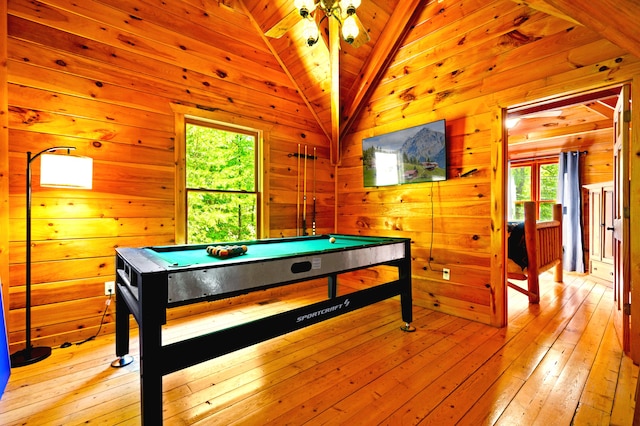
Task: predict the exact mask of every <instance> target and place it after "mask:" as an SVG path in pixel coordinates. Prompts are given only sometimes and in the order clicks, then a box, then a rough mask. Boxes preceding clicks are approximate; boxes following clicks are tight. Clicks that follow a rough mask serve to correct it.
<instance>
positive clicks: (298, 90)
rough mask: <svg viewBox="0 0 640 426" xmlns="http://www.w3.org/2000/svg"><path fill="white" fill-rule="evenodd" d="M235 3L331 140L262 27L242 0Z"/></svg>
mask: <svg viewBox="0 0 640 426" xmlns="http://www.w3.org/2000/svg"><path fill="white" fill-rule="evenodd" d="M237 1H238V3H239V5H240V8H241V10H242V11H243V12H244V13H245V14H246V15H247V16H248V17H249V19H250V20H251V23H252V24H253V26H254V27H255V28H256V29H257V30H258V31H259V33H260V36H261V37H262V40H264V42H265V44H266V45H267V47H268V48H269V50H270V51H271V54H272V55H273V57H274V58H275V59H276V61H277V62H278V64H279V65H280V67H281V68H282V70H283V71H284V73H285V74H286V75H287V77H289V80H290V81H291V84H293V87H294V89H295V90H296V91H297V92H298V93H299V94H300V97H301V98H302V102H304V104H305V105H306V106H307V108H308V109H309V111H310V112H311V115H312V116H313V118H314V119H315V120H316V122H317V123H318V126H319V127H320V129H321V130H322V132H323V133H324V135H325V136H326V137H327V139H328V140H331V139H332V137H331V132H330V129H329V130H327V128H326V124H325V123H323V122H322V120H321V119H320V117H319V116H318V114H317V113H316V110H315V108H313V106H312V104H311V101H310V100H309V98H308V97H307V96H306V95H305V92H304V91H303V90H302V88H301V87H300V85H299V84H298V83H297V82H296V79H295V78H293V74H292V73H291V71H290V70H289V68H288V67H287V65H286V64H285V63H284V61H283V60H282V58H281V57H280V55H279V54H278V52H277V51H276V49H275V48H274V47H273V45H272V44H271V40H270V39H269V37H267V35H266V34H265V33H264V32H263V30H262V27H261V26H260V23H259V22H258V21H257V20H256V18H255V17H254V16H253V14H252V13H251V11H250V10H249V9H248V8H247V6H246V5H245V4H244V1H243V0H237ZM294 11H295V9H294ZM296 13H297V12H296ZM291 15H292V14H291V13H289V14H288V15H286V17H289V16H291ZM286 17H285V18H286Z"/></svg>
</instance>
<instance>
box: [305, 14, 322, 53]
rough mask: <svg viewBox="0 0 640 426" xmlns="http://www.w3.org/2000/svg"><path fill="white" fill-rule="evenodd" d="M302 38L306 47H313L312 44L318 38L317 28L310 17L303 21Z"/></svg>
mask: <svg viewBox="0 0 640 426" xmlns="http://www.w3.org/2000/svg"><path fill="white" fill-rule="evenodd" d="M302 36H303V37H304V40H305V43H307V45H308V46H313V45H314V44H316V42H317V41H318V38H319V37H320V33H319V32H318V26H317V25H316V22H315V21H314V20H313V18H312V17H311V16H310V17H309V18H307V19H306V20H305V23H304V30H303V31H302Z"/></svg>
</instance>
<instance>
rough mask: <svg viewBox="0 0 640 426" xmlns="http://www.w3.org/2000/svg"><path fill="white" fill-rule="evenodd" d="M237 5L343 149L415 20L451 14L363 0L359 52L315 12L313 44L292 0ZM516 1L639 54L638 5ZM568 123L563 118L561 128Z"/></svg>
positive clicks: (566, 111)
mask: <svg viewBox="0 0 640 426" xmlns="http://www.w3.org/2000/svg"><path fill="white" fill-rule="evenodd" d="M227 1H229V0H227ZM239 1H240V2H241V7H244V8H245V11H246V13H247V14H248V15H249V17H250V19H251V20H252V21H253V23H254V25H255V26H256V28H257V29H258V30H259V31H260V33H261V34H262V37H263V39H264V40H265V42H266V44H267V45H268V46H269V48H270V49H271V51H272V53H273V54H274V55H275V57H276V58H277V60H278V61H279V62H280V65H281V66H282V68H283V69H284V70H285V72H286V73H287V74H288V75H289V77H290V78H291V80H292V82H293V84H294V85H295V87H296V88H297V90H298V91H299V92H300V94H301V95H302V98H303V100H304V102H305V103H306V105H307V107H308V108H309V109H310V111H311V112H312V114H313V116H314V117H315V118H316V120H317V121H318V124H319V126H320V127H321V128H322V130H323V131H324V133H325V134H326V135H327V137H328V138H329V139H330V140H332V142H333V143H332V146H333V147H337V146H338V140H339V138H340V136H341V135H343V134H344V133H345V132H346V131H348V129H349V128H350V125H351V120H353V119H354V117H356V116H357V114H358V112H359V111H360V109H361V108H363V107H364V106H365V105H366V103H367V102H368V94H369V89H370V88H372V87H373V86H375V83H376V82H377V81H378V80H379V79H380V78H381V76H382V73H383V72H384V71H385V68H386V67H385V65H386V64H387V63H388V61H389V60H390V58H392V56H393V54H394V52H395V51H396V49H398V48H399V46H400V44H401V43H402V42H403V41H404V38H405V34H406V32H407V31H408V29H409V28H410V27H411V26H412V25H413V24H414V21H415V19H416V16H417V15H418V14H422V15H423V16H425V15H426V16H429V14H431V15H432V16H436V15H438V14H442V13H447V10H446V8H445V5H446V2H445V1H444V0H362V4H361V5H360V7H359V8H358V10H357V14H358V17H359V18H360V21H361V22H362V24H363V26H364V28H365V29H366V31H367V33H368V36H369V39H370V40H369V41H368V42H367V43H365V44H362V45H361V46H359V47H354V46H351V45H349V44H347V43H345V42H344V41H341V39H340V37H339V36H333V37H332V35H333V34H332V33H337V32H338V26H337V24H335V22H334V21H335V20H334V19H324V20H322V21H321V20H320V18H319V17H320V16H322V15H320V14H319V13H316V15H317V16H316V21H318V22H319V24H320V25H319V27H320V30H321V35H322V37H321V39H320V41H319V42H318V43H316V44H315V45H314V46H312V47H309V46H307V45H306V43H305V39H304V35H303V29H304V23H303V21H302V19H301V18H300V16H299V14H298V13H297V11H296V10H295V7H294V1H293V0H270V1H264V0H239ZM514 1H515V2H516V3H519V4H524V5H526V6H529V7H531V8H533V9H537V10H539V11H542V12H544V13H546V14H549V15H553V16H556V17H560V18H562V19H565V20H567V21H569V22H573V23H576V24H577V25H586V26H588V27H590V28H591V29H592V30H594V31H596V32H598V33H599V34H600V35H601V36H603V37H604V38H606V39H608V40H609V41H611V42H613V43H615V44H617V45H618V46H620V47H622V48H624V49H625V50H628V51H629V52H630V53H633V54H635V55H637V56H640V32H637V31H635V26H632V25H628V22H630V21H634V19H635V20H636V22H637V20H638V19H640V4H639V3H638V2H637V1H636V0H514ZM320 21H321V22H320ZM333 24H335V25H333ZM332 25H333V27H332ZM332 28H333V31H332ZM332 65H333V68H332ZM590 102H591V105H592V106H594V105H596V106H597V105H598V104H594V101H593V100H590ZM598 102H600V101H598ZM602 102H604V104H607V103H608V102H609V103H610V101H607V100H605V101H602ZM602 102H600V104H602ZM567 117H576V120H583V121H584V120H595V121H598V120H602V118H603V117H602V114H601V113H598V112H596V111H594V110H593V109H592V108H586V109H585V107H584V105H568V104H567V105H564V107H563V113H562V118H563V119H564V120H566V119H567ZM545 118H547V122H546V124H547V125H549V123H548V122H549V119H552V120H553V119H556V118H557V117H553V116H552V115H548V116H547V117H545ZM530 122H531V123H534V124H536V123H535V122H534V121H530ZM567 123H568V122H567V121H565V122H564V125H565V126H566V125H567ZM537 124H540V123H537ZM544 124H545V123H542V125H544Z"/></svg>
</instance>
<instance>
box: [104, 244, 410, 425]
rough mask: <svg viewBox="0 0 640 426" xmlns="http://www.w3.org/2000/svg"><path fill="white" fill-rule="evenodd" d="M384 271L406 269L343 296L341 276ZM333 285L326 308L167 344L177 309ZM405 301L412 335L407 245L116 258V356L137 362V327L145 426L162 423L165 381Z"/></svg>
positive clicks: (135, 253)
mask: <svg viewBox="0 0 640 426" xmlns="http://www.w3.org/2000/svg"><path fill="white" fill-rule="evenodd" d="M225 244H227V245H231V244H233V245H245V246H246V248H247V251H246V253H244V254H242V255H238V256H235V257H230V258H216V257H213V256H211V255H210V254H208V253H207V250H206V248H207V246H210V245H225ZM376 265H391V266H395V267H397V268H398V278H397V279H396V280H393V281H391V282H388V283H384V284H378V285H373V286H371V287H369V288H366V289H363V290H359V291H355V292H352V293H349V294H345V295H342V296H340V295H338V281H337V277H338V274H340V273H344V272H349V271H355V270H358V269H364V268H368V267H372V266H376ZM324 277H326V278H327V279H328V297H327V299H326V300H323V301H321V302H317V303H313V304H311V305H307V306H303V307H300V308H296V309H293V310H290V311H287V312H282V313H279V314H276V315H271V316H268V317H265V318H260V319H258V320H254V321H251V322H247V323H244V324H240V325H236V326H233V327H229V328H226V329H223V330H217V331H213V332H210V333H206V334H202V335H199V336H196V337H191V338H187V339H184V340H180V341H178V342H175V343H170V344H164V345H163V343H162V325H163V324H165V323H166V318H167V309H168V308H171V307H175V306H180V305H185V304H190V303H197V302H201V301H207V300H216V299H222V298H229V297H233V296H237V295H240V294H246V293H249V292H253V291H258V290H262V289H266V288H270V287H275V286H282V285H287V284H292V283H297V282H301V281H306V280H311V279H315V278H324ZM397 295H400V305H401V313H402V315H401V316H402V320H403V322H404V325H403V326H402V327H401V329H403V330H404V331H413V330H414V329H413V327H412V326H411V325H410V323H411V321H412V308H411V306H412V299H411V241H410V240H409V239H407V238H388V237H363V236H349V235H314V236H303V237H292V238H277V239H276V238H273V239H264V240H255V241H246V242H240V243H239V242H234V243H216V244H209V245H207V244H191V245H174V246H161V247H144V248H117V249H116V303H117V309H116V355H117V359H116V360H115V361H114V362H113V363H112V364H111V365H112V366H113V367H122V366H124V365H127V364H129V363H130V362H131V361H132V358H131V356H130V355H128V352H129V318H130V315H133V316H134V318H135V320H136V321H137V323H138V327H139V330H140V334H139V345H140V393H141V412H142V413H141V414H142V423H143V424H149V425H157V424H161V423H162V377H163V376H164V375H166V374H169V373H172V372H175V371H178V370H181V369H183V368H187V367H189V366H192V365H195V364H198V363H201V362H204V361H207V360H209V359H212V358H215V357H218V356H221V355H224V354H227V353H230V352H233V351H235V350H238V349H241V348H244V347H247V346H250V345H253V344H256V343H258V342H261V341H264V340H267V339H271V338H273V337H277V336H280V335H282V334H285V333H288V332H291V331H294V330H297V329H299V328H302V327H306V326H308V325H311V324H315V323H317V322H320V321H324V320H327V319H329V318H333V317H335V316H338V315H341V314H344V313H347V312H350V311H353V310H355V309H358V308H361V307H363V306H367V305H370V304H372V303H376V302H379V301H381V300H385V299H388V298H390V297H393V296H397Z"/></svg>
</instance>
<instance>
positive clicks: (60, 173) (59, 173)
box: [11, 146, 93, 367]
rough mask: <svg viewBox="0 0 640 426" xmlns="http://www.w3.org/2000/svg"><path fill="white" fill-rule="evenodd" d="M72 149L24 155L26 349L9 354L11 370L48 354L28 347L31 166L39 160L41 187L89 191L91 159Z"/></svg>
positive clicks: (48, 150)
mask: <svg viewBox="0 0 640 426" xmlns="http://www.w3.org/2000/svg"><path fill="white" fill-rule="evenodd" d="M75 149H76V148H75V147H72V146H56V147H53V148H47V149H45V150H42V151H40V152H39V153H37V154H36V155H34V156H32V155H31V152H27V247H26V248H27V251H26V283H25V286H26V292H25V298H26V302H25V315H26V342H25V343H26V347H25V348H24V349H23V350H20V351H17V352H15V353H13V354H11V367H22V366H24V365H29V364H33V363H36V362H38V361H42V360H43V359H45V358H47V357H48V356H49V355H51V348H50V347H48V346H38V347H33V346H32V345H31V163H32V162H33V161H34V160H35V159H37V158H38V157H40V186H41V187H55V188H77V189H91V186H92V176H93V160H92V159H91V158H88V157H78V156H74V155H69V152H70V151H71V150H75ZM60 150H65V151H67V155H56V154H48V153H50V152H55V151H60Z"/></svg>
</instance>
